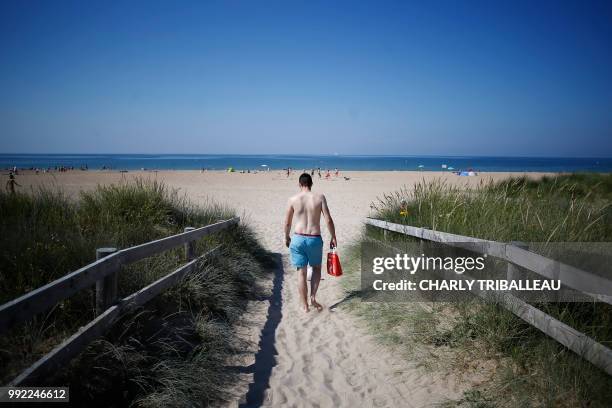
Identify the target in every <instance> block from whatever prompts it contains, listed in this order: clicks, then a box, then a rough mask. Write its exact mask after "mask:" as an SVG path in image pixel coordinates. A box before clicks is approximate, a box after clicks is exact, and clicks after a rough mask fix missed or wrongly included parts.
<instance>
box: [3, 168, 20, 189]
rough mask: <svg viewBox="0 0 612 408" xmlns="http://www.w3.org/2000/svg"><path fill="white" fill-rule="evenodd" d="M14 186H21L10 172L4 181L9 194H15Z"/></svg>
mask: <svg viewBox="0 0 612 408" xmlns="http://www.w3.org/2000/svg"><path fill="white" fill-rule="evenodd" d="M15 186H17V187H21V184H19V183H17V180H15V175H14V174H13V173H12V172H10V173H9V179H8V181H7V182H6V189H7V190H8V191H9V192H10V193H11V194H15Z"/></svg>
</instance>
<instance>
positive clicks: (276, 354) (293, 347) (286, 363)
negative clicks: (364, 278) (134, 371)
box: [19, 171, 539, 407]
mask: <svg viewBox="0 0 612 408" xmlns="http://www.w3.org/2000/svg"><path fill="white" fill-rule="evenodd" d="M134 175H136V176H144V177H155V178H157V179H160V180H164V181H165V182H167V183H168V184H170V185H171V186H173V187H175V188H180V189H181V190H182V191H183V192H185V193H186V194H188V196H189V197H190V198H191V199H192V200H193V201H195V202H204V201H206V200H209V199H212V200H214V201H218V202H225V203H232V204H233V205H234V206H235V207H236V208H237V209H238V211H239V212H240V213H241V214H242V215H243V217H244V219H245V221H246V222H249V223H250V224H251V225H252V226H253V227H254V228H255V230H256V231H257V232H258V233H259V235H260V237H261V238H262V240H263V242H264V244H265V246H266V247H267V248H268V249H269V250H271V251H273V252H276V253H279V254H281V255H282V263H283V265H284V268H283V270H279V271H278V273H277V275H276V279H275V281H274V282H270V283H269V284H270V287H271V289H276V293H275V294H276V296H273V298H272V303H270V302H269V301H267V300H264V301H259V302H253V303H252V304H251V305H250V308H249V312H248V313H247V314H246V315H245V325H244V330H243V334H242V336H243V337H245V338H247V339H251V340H253V342H254V344H255V345H256V347H254V348H253V350H251V351H252V353H250V354H248V355H247V356H246V357H245V358H243V359H242V360H241V361H240V362H239V364H238V365H242V366H243V367H247V369H246V370H245V371H246V373H245V374H243V375H242V378H243V380H244V381H243V382H242V384H240V385H239V386H238V387H237V388H236V389H234V390H233V392H234V393H235V395H236V399H235V400H234V401H232V402H231V403H230V405H231V406H236V405H239V404H241V405H260V403H261V404H263V405H264V406H274V407H280V406H282V407H387V406H392V407H423V406H431V405H434V404H435V403H438V402H441V401H443V400H444V399H445V398H456V397H458V396H460V395H461V393H462V391H463V389H465V384H464V385H461V384H457V383H456V382H455V381H454V379H453V376H452V375H447V374H446V373H431V372H430V373H427V372H425V371H424V370H423V369H421V368H419V367H418V362H406V361H404V360H403V359H402V358H400V357H399V356H396V355H393V354H391V352H390V351H389V350H387V349H385V348H383V347H382V346H380V345H378V344H377V343H376V342H375V341H374V340H373V339H372V337H371V336H370V335H368V334H367V332H366V331H365V330H364V329H363V328H362V327H361V325H360V324H359V322H358V321H357V320H356V318H355V317H353V316H352V315H350V314H348V312H346V311H344V310H343V309H342V308H340V307H333V308H331V309H330V308H329V306H333V305H334V304H336V303H338V302H340V301H341V300H342V299H343V297H344V294H343V293H342V290H341V289H340V284H339V279H342V278H333V277H329V276H325V280H324V281H322V282H321V285H320V289H319V300H320V302H321V303H323V304H324V305H326V306H327V307H326V309H325V310H324V311H322V312H317V311H314V310H312V311H311V312H310V313H308V314H305V313H304V312H302V311H301V310H300V307H299V302H298V297H297V289H296V279H297V277H296V273H295V271H294V270H293V269H292V268H291V267H290V265H288V259H287V251H286V248H285V247H284V242H283V234H282V222H283V214H284V210H285V205H286V200H287V198H288V197H289V195H291V194H293V193H294V192H296V191H297V180H296V179H297V176H298V174H295V175H294V176H293V177H292V178H290V179H287V178H286V177H285V176H284V175H282V174H281V173H279V172H270V173H259V174H227V173H222V172H208V173H203V174H201V173H199V172H196V171H166V172H159V173H146V172H135V173H132V172H130V173H129V174H128V175H127V176H121V175H118V174H117V173H103V172H88V173H82V172H72V173H67V174H59V175H57V176H55V178H53V176H51V175H38V176H36V175H32V174H27V175H23V176H19V182H20V183H22V184H23V185H25V186H28V185H40V184H48V183H49V182H51V181H53V180H54V181H53V182H54V183H56V184H58V185H60V186H62V187H63V188H64V189H65V190H67V191H68V192H69V193H76V192H77V191H79V190H80V189H88V188H93V187H94V186H95V185H96V184H98V183H102V184H104V183H110V182H116V181H119V180H120V179H121V178H122V177H127V178H131V177H133V176H134ZM508 175H509V174H508V173H487V174H484V175H482V176H478V177H470V178H463V177H458V176H454V175H451V174H442V173H427V172H349V174H348V176H349V177H350V180H349V181H346V180H344V179H343V178H342V177H340V178H334V179H333V180H319V179H317V178H315V180H314V181H315V185H314V189H315V190H318V191H321V192H323V193H325V194H326V196H327V199H328V203H329V205H330V209H331V213H332V215H333V217H334V219H335V222H336V228H337V235H338V240H339V249H340V254H342V247H343V244H346V243H347V242H349V241H350V240H352V239H354V238H355V237H357V236H358V234H359V231H360V229H361V225H362V221H363V217H365V216H367V215H368V213H369V205H370V203H371V202H372V201H374V200H375V199H376V198H377V197H379V196H381V195H382V194H383V193H385V192H392V191H395V190H397V189H398V188H400V187H402V186H403V185H408V186H410V185H412V184H413V183H414V182H417V181H419V180H422V179H425V180H431V179H435V178H442V179H445V180H447V181H448V182H449V183H452V184H460V185H464V184H466V183H467V184H471V185H475V184H477V183H479V182H481V181H482V179H483V178H493V179H501V178H504V177H507V176H508ZM530 176H532V177H537V176H539V175H538V174H534V173H532V174H531V175H530ZM26 188H27V187H26ZM323 235H324V239H325V242H329V241H328V239H327V232H326V231H324V233H323ZM281 288H282V289H281ZM272 293H273V294H274V292H272ZM254 363H255V364H254ZM248 367H250V370H249V369H248ZM253 371H254V372H253Z"/></svg>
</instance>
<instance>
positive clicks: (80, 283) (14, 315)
mask: <svg viewBox="0 0 612 408" xmlns="http://www.w3.org/2000/svg"><path fill="white" fill-rule="evenodd" d="M239 221H240V218H239V217H235V218H231V219H229V220H226V221H220V222H217V223H215V224H211V225H207V226H205V227H201V228H197V229H194V230H193V231H189V232H184V233H181V234H176V235H172V236H170V237H167V238H162V239H159V240H156V241H151V242H147V243H145V244H142V245H137V246H134V247H130V248H126V249H122V250H120V251H117V252H115V253H114V254H112V255H109V256H107V257H105V258H102V259H100V260H98V261H95V262H92V263H90V264H89V265H86V266H84V267H82V268H80V269H78V270H76V271H74V272H71V273H69V274H67V275H65V276H62V277H61V278H59V279H56V280H54V281H53V282H50V283H48V284H46V285H44V286H42V287H40V288H38V289H35V290H33V291H31V292H28V293H26V294H25V295H23V296H21V297H19V298H17V299H14V300H11V301H10V302H7V303H5V304H3V305H2V306H0V334H1V333H3V332H5V331H6V330H8V329H9V328H10V327H12V326H14V325H16V324H18V323H21V322H23V321H26V320H29V319H31V318H32V317H33V316H34V315H36V314H38V313H41V312H44V311H45V310H48V309H49V308H51V307H53V306H54V305H55V304H57V303H58V302H60V301H62V300H64V299H67V298H69V297H70V296H72V295H74V294H75V293H77V292H78V291H80V290H82V289H85V288H87V287H90V286H92V285H94V284H95V283H96V282H97V281H99V280H100V279H102V278H104V277H106V276H108V275H110V274H112V273H114V272H117V271H118V270H119V268H120V267H121V266H122V265H128V264H130V263H133V262H136V261H139V260H141V259H144V258H147V257H149V256H152V255H155V254H158V253H161V252H164V251H167V250H170V249H172V248H176V247H178V246H180V245H183V244H185V243H187V242H190V241H194V240H196V239H199V238H202V237H204V236H207V235H210V234H213V233H215V232H217V231H220V230H222V229H225V228H228V227H229V226H232V225H235V224H237V223H238V222H239Z"/></svg>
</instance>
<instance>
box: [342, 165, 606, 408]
mask: <svg viewBox="0 0 612 408" xmlns="http://www.w3.org/2000/svg"><path fill="white" fill-rule="evenodd" d="M611 204H612V175H581V174H580V175H567V176H558V177H546V178H543V179H542V180H539V181H538V180H530V179H527V178H518V179H517V178H515V179H509V180H505V181H502V182H498V183H491V182H489V183H482V184H481V185H480V186H478V187H477V188H467V187H466V188H459V187H454V186H450V185H447V184H445V183H444V182H441V181H434V182H429V183H425V182H421V183H417V184H416V185H415V186H414V188H412V189H407V188H404V189H402V190H401V191H398V192H396V193H393V194H389V195H385V196H384V197H382V198H381V199H380V200H379V201H378V202H376V203H373V206H372V207H373V210H374V214H373V216H374V217H375V218H379V219H384V220H387V221H391V222H395V223H400V224H407V225H413V226H421V227H428V228H433V229H435V230H438V231H446V232H451V233H456V234H461V235H467V236H472V237H478V238H483V239H490V240H497V241H505V242H508V241H515V240H516V241H524V242H610V241H612V222H611V221H612V207H611V206H610V205H611ZM369 239H377V240H383V239H390V240H406V239H408V240H410V239H411V238H409V237H405V236H402V235H400V234H395V233H391V234H387V237H386V238H384V237H383V234H382V232H381V231H380V230H379V229H377V228H373V227H372V228H367V229H366V232H365V233H364V236H363V240H369ZM352 254H353V257H352V259H353V262H355V263H354V264H353V265H352V267H350V268H347V270H348V271H358V270H359V265H358V259H359V248H358V247H357V246H356V247H355V248H353V251H352ZM348 278H349V279H347V280H346V282H345V284H346V286H347V290H349V291H351V292H352V293H355V291H357V290H358V289H357V288H358V287H359V276H358V275H357V274H354V275H352V276H351V275H349V276H348ZM350 307H351V308H352V309H353V310H354V311H355V312H356V313H358V314H359V315H361V316H363V317H364V318H365V321H367V322H368V324H369V325H370V326H371V328H372V330H373V331H374V332H375V333H377V335H378V337H379V338H380V339H381V340H382V341H383V342H385V343H387V344H389V345H392V346H393V347H395V348H398V349H400V350H402V351H404V352H405V353H406V355H407V356H408V357H409V358H411V359H416V360H419V361H422V363H423V364H424V365H426V366H429V367H432V368H438V369H441V370H442V371H448V370H449V369H451V370H452V371H453V372H454V373H458V375H460V376H461V375H465V376H466V378H469V377H473V376H474V375H478V376H482V375H486V376H487V377H488V378H489V380H487V381H484V382H482V385H480V386H476V387H474V388H473V389H471V390H469V391H468V392H466V393H465V395H464V398H463V399H461V400H460V401H452V402H449V403H448V405H449V406H457V405H460V406H471V407H489V406H568V407H569V406H602V407H603V406H607V405H608V404H609V401H610V400H612V378H610V377H609V376H608V375H607V374H605V373H604V372H603V371H601V370H599V369H598V368H596V367H594V366H592V365H591V364H590V363H588V362H586V361H584V360H582V359H581V358H580V357H578V356H577V355H575V354H574V353H573V352H571V351H569V350H567V349H565V348H564V347H563V346H561V345H560V344H558V343H557V342H556V341H554V340H552V339H550V338H548V337H547V336H546V335H544V334H543V333H541V332H540V331H538V330H537V329H535V328H533V327H532V326H530V325H528V324H526V323H525V322H523V321H522V320H520V319H519V318H517V317H515V316H514V315H513V314H512V313H510V312H508V311H506V310H505V309H503V308H501V307H499V306H498V305H495V304H488V303H484V302H482V301H480V300H479V299H477V298H474V299H473V300H472V301H470V302H465V303H452V304H448V303H446V304H445V303H410V304H406V303H404V304H398V303H395V304H391V303H389V304H375V303H362V302H351V304H350ZM538 307H539V308H541V309H543V310H545V311H546V312H547V313H549V314H551V315H554V316H555V317H556V318H558V319H560V320H562V321H564V322H566V323H567V324H569V325H571V326H572V327H575V328H576V329H578V330H580V331H582V332H584V333H586V334H587V335H589V336H591V337H594V338H596V339H597V340H598V341H600V342H602V343H603V344H606V345H607V346H608V347H612V309H611V308H610V306H609V305H607V304H601V303H569V304H568V303H558V304H554V303H553V304H551V303H549V304H538Z"/></svg>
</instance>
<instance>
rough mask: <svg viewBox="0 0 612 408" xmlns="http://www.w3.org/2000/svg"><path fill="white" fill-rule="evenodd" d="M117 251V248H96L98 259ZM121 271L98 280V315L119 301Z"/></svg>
mask: <svg viewBox="0 0 612 408" xmlns="http://www.w3.org/2000/svg"><path fill="white" fill-rule="evenodd" d="M115 252H117V248H98V249H96V259H97V260H100V259H102V258H106V257H107V256H109V255H111V254H114V253H115ZM118 278H119V271H118V270H117V271H115V272H113V273H111V274H110V275H108V276H106V277H104V278H102V279H100V280H99V281H97V282H96V315H100V314H102V313H103V312H104V311H105V310H106V309H108V307H109V306H111V305H112V304H113V303H115V302H116V301H117V280H118Z"/></svg>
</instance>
